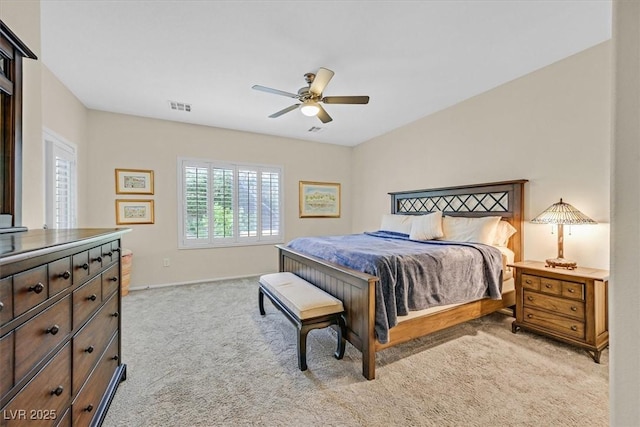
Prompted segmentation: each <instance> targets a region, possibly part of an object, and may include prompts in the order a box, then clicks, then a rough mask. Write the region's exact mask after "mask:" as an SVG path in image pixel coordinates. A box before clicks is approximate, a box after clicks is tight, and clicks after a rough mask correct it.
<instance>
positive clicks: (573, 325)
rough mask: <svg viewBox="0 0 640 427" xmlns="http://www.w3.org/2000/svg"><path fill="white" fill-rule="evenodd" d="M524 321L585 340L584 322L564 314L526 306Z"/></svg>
mask: <svg viewBox="0 0 640 427" xmlns="http://www.w3.org/2000/svg"><path fill="white" fill-rule="evenodd" d="M523 312H524V319H523V321H524V323H525V324H526V323H529V324H531V325H536V326H538V327H541V328H545V329H547V330H550V331H553V332H556V333H559V334H562V335H566V336H569V337H572V338H577V339H580V340H584V338H585V333H584V331H585V329H584V322H580V321H578V320H575V319H569V318H567V317H564V316H558V315H556V314H553V313H547V312H545V311H541V310H536V309H533V308H530V307H524V310H523Z"/></svg>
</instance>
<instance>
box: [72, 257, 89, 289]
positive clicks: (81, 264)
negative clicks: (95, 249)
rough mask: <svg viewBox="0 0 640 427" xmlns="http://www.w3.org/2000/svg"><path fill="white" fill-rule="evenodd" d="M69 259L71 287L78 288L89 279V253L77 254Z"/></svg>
mask: <svg viewBox="0 0 640 427" xmlns="http://www.w3.org/2000/svg"><path fill="white" fill-rule="evenodd" d="M71 259H72V261H71V264H72V268H73V286H80V285H81V284H83V283H84V282H85V280H87V278H88V277H89V251H84V252H79V253H77V254H75V255H74V256H73V257H72V258H71Z"/></svg>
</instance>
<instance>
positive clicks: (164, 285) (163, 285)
mask: <svg viewBox="0 0 640 427" xmlns="http://www.w3.org/2000/svg"><path fill="white" fill-rule="evenodd" d="M258 276H260V273H258V274H247V275H242V276H229V277H216V278H211V279H200V280H191V281H188V282H173V283H160V284H156V285H142V286H132V287H130V288H129V292H135V291H146V290H148V289H158V288H167V287H169V286H185V285H197V284H200V283H214V282H223V281H226V280H236V279H247V278H249V277H258Z"/></svg>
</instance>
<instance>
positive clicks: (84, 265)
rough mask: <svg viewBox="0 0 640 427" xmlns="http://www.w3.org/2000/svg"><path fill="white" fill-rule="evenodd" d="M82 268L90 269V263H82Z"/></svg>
mask: <svg viewBox="0 0 640 427" xmlns="http://www.w3.org/2000/svg"><path fill="white" fill-rule="evenodd" d="M80 268H81V269H83V270H88V269H89V264H87V263H86V262H85V263H84V264H82V265H81V266H80Z"/></svg>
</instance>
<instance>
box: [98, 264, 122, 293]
mask: <svg viewBox="0 0 640 427" xmlns="http://www.w3.org/2000/svg"><path fill="white" fill-rule="evenodd" d="M119 284H120V264H119V263H118V264H114V265H112V266H111V267H110V268H109V269H108V270H107V271H105V272H104V273H102V298H103V299H107V298H109V297H110V296H111V294H112V293H114V292H115V291H116V290H117V289H118V285H119Z"/></svg>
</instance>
